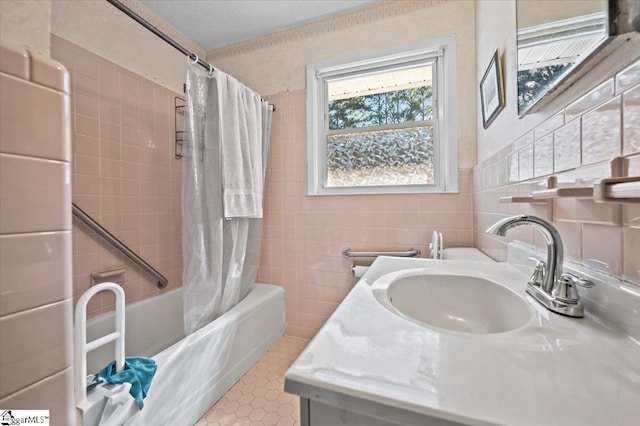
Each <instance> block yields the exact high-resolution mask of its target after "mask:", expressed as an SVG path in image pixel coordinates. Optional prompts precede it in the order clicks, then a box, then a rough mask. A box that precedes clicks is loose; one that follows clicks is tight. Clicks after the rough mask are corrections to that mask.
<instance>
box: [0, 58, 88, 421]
mask: <svg viewBox="0 0 640 426" xmlns="http://www.w3.org/2000/svg"><path fill="white" fill-rule="evenodd" d="M68 83H69V74H68V73H67V70H65V69H64V67H63V66H61V65H60V64H58V63H56V62H55V61H52V60H50V59H48V58H37V57H34V56H33V55H32V54H31V53H29V52H27V51H24V50H23V51H18V50H13V49H10V48H7V47H5V46H0V348H1V350H2V354H1V355H0V407H5V408H15V409H40V410H43V409H47V410H49V411H50V413H51V424H52V425H55V426H57V425H69V424H72V423H73V421H74V418H75V410H74V405H73V385H72V382H71V380H72V376H73V373H72V362H73V351H72V342H73V333H72V331H73V323H72V319H71V317H72V315H71V311H72V299H71V296H72V291H71V290H72V273H71V239H72V238H71V182H70V174H71V173H70V168H71V167H70V159H71V158H70V145H71V142H70V138H69V128H70V120H71V117H70V108H69V103H70V102H69V84H68ZM52 385H53V386H55V389H52Z"/></svg>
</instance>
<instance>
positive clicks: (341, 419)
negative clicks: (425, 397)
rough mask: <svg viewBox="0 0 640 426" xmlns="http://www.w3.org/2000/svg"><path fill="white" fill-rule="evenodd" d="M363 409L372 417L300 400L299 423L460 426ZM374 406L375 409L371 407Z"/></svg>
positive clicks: (305, 425) (380, 409)
mask: <svg viewBox="0 0 640 426" xmlns="http://www.w3.org/2000/svg"><path fill="white" fill-rule="evenodd" d="M364 405H366V406H363V409H364V410H366V411H367V412H369V413H371V414H372V415H373V416H374V417H372V416H368V415H366V414H362V413H357V412H355V411H350V410H346V409H343V408H338V407H334V406H331V405H328V404H324V403H322V402H318V401H314V400H311V399H308V398H300V422H301V424H302V426H343V425H345V426H347V425H348V426H407V425H420V426H460V425H461V423H454V422H450V421H447V420H442V419H436V418H433V417H425V416H419V417H418V416H411V417H415V418H414V419H409V418H407V417H408V414H409V413H406V412H404V413H395V411H396V410H395V409H394V410H391V409H390V408H385V407H384V406H382V405H378V404H372V403H371V402H367V403H366V404H364ZM373 405H375V407H374V406H373ZM378 414H380V415H381V416H384V417H396V416H398V417H399V418H398V421H397V422H393V421H390V420H386V419H381V418H379V417H378Z"/></svg>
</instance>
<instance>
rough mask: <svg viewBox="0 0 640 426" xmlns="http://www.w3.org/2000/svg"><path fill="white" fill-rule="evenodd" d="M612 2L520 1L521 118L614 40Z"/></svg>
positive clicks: (517, 17) (587, 0)
mask: <svg viewBox="0 0 640 426" xmlns="http://www.w3.org/2000/svg"><path fill="white" fill-rule="evenodd" d="M610 2H611V3H613V6H614V7H615V3H616V1H615V0H581V1H571V0H537V1H532V0H517V1H516V21H517V45H518V115H519V116H520V117H522V116H523V115H525V114H526V113H527V112H528V111H530V110H531V109H532V108H533V107H534V106H535V105H536V104H538V103H539V102H540V101H541V100H542V98H543V97H545V95H547V94H548V93H550V92H551V91H553V90H554V89H555V88H557V87H558V85H559V84H560V83H561V82H562V81H563V80H564V79H566V78H567V77H568V76H569V74H571V73H572V71H573V70H575V69H576V68H577V67H578V65H579V64H580V63H582V62H583V61H584V60H585V59H586V58H587V57H589V55H590V54H591V53H593V52H595V51H596V50H598V48H599V47H600V46H602V45H603V43H604V42H605V41H606V40H607V39H608V38H609V33H610V28H611V26H610V22H609V10H610V9H609V3H610Z"/></svg>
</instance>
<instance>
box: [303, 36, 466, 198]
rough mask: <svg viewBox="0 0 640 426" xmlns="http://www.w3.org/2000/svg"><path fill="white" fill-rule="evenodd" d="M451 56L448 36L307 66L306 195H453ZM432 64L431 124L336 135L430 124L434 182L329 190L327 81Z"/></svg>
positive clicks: (454, 143)
mask: <svg viewBox="0 0 640 426" xmlns="http://www.w3.org/2000/svg"><path fill="white" fill-rule="evenodd" d="M455 57H456V55H455V38H454V37H453V36H449V37H442V38H437V39H431V40H427V41H424V42H420V43H414V44H409V45H404V46H398V47H394V48H391V49H384V50H380V51H376V52H371V53H368V54H365V55H357V56H351V57H348V58H340V59H334V60H330V61H324V62H319V63H314V64H309V65H307V195H310V196H316V195H362V194H414V193H457V192H458V143H457V131H456V113H455V77H456V69H455ZM434 61H435V66H434V67H433V81H434V84H433V86H434V90H433V93H434V99H433V116H432V119H431V120H426V121H419V122H418V121H417V122H411V124H410V125H407V124H406V123H402V124H398V125H391V126H375V127H364V128H350V129H343V130H340V132H342V131H344V132H348V131H351V132H352V133H357V132H361V131H366V129H374V130H382V129H383V128H384V127H391V128H393V127H396V126H399V127H419V126H420V125H425V124H426V125H429V124H432V125H433V136H434V141H435V143H434V147H433V149H434V157H433V168H434V183H433V184H423V185H379V186H344V187H327V186H326V182H327V141H326V136H327V135H329V134H334V133H335V132H336V131H335V130H334V131H331V130H330V129H329V119H328V114H329V111H328V105H329V100H328V90H327V81H330V80H338V79H343V78H352V77H354V76H357V75H364V74H367V73H369V72H373V71H375V70H379V71H384V70H392V69H397V68H402V67H405V66H406V67H409V66H418V65H423V64H424V65H426V64H428V63H429V62H434ZM363 129H364V130H363Z"/></svg>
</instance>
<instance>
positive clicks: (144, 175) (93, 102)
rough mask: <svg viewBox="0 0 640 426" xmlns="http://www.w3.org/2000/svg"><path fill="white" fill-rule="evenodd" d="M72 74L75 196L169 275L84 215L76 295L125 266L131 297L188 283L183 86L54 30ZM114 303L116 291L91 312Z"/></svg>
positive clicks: (77, 234) (56, 47)
mask: <svg viewBox="0 0 640 426" xmlns="http://www.w3.org/2000/svg"><path fill="white" fill-rule="evenodd" d="M52 56H53V57H54V58H56V59H57V60H58V61H60V62H61V63H63V64H64V65H65V66H66V67H67V68H68V69H69V72H70V74H71V88H72V90H71V109H72V115H73V126H72V142H73V145H72V149H73V161H72V163H73V170H72V176H73V202H74V203H76V204H77V205H78V206H79V207H80V208H81V209H83V210H84V211H86V212H87V213H89V214H90V215H91V216H92V217H93V218H95V219H96V220H97V221H98V222H100V223H101V224H102V225H104V226H105V227H106V228H107V229H108V230H109V231H111V232H112V233H113V234H114V235H115V236H116V237H117V238H118V239H120V240H121V241H123V242H124V243H125V244H127V245H128V246H129V247H130V248H131V249H133V250H134V251H135V252H136V253H138V254H139V255H140V256H141V257H142V258H143V259H145V260H146V261H147V262H149V263H150V264H151V265H152V266H153V267H154V268H156V269H157V270H158V271H160V272H161V273H162V274H163V275H164V276H165V277H167V278H168V280H169V286H168V287H167V289H166V290H162V291H161V290H159V289H158V288H157V286H156V282H155V280H154V279H153V278H152V277H150V276H149V275H147V274H146V273H145V272H143V271H142V270H140V269H139V268H138V267H136V266H135V265H133V264H132V263H131V262H130V261H129V260H127V259H126V258H123V256H122V255H121V254H120V253H119V252H117V251H116V250H115V249H113V248H112V247H111V246H110V245H109V244H108V243H107V242H105V241H103V240H102V239H101V238H100V237H98V236H97V235H96V234H95V233H93V232H92V231H90V230H89V229H88V228H86V227H85V226H84V225H82V224H81V223H78V222H76V221H75V220H74V224H73V236H74V241H73V243H74V244H73V250H74V297H75V299H76V300H77V298H78V297H79V296H80V295H81V294H82V293H83V292H84V291H85V290H87V289H88V288H89V286H90V283H91V278H90V275H91V273H92V272H97V271H101V270H108V269H114V268H119V267H122V266H124V267H125V268H126V269H127V272H126V273H125V276H124V283H123V287H124V290H125V294H126V298H127V302H133V301H137V300H141V299H145V298H148V297H152V296H155V295H157V294H159V293H162V292H163V291H167V290H171V289H174V288H176V287H179V286H181V282H182V254H181V244H182V243H181V238H182V237H181V235H182V231H181V226H182V225H181V222H182V219H181V178H182V177H181V173H182V171H181V164H182V163H181V161H179V160H176V159H175V158H174V97H175V96H176V94H175V93H173V92H171V91H170V90H168V89H166V88H164V87H162V86H159V85H157V84H155V83H153V82H151V81H149V80H147V79H145V78H143V77H140V76H138V75H136V74H133V73H131V72H130V71H128V70H126V69H124V68H122V67H120V66H118V65H116V64H114V63H112V62H109V61H107V60H105V59H104V58H101V57H99V56H96V55H94V54H92V53H91V52H88V51H87V50H84V49H82V48H81V47H79V46H76V45H74V44H72V43H69V42H67V41H65V40H63V39H61V38H58V37H56V36H52ZM112 308H113V299H112V296H111V295H99V296H96V297H94V298H93V299H92V300H91V301H90V303H89V315H95V314H98V313H102V312H105V311H108V310H111V309H112Z"/></svg>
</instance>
